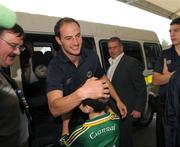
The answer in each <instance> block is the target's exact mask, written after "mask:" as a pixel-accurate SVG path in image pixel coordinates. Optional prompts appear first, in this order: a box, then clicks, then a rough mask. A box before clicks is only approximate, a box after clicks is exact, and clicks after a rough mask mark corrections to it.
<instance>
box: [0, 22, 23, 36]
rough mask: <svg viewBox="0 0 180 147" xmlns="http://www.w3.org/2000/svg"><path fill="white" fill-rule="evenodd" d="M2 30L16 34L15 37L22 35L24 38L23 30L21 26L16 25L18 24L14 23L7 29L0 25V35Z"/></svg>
mask: <svg viewBox="0 0 180 147" xmlns="http://www.w3.org/2000/svg"><path fill="white" fill-rule="evenodd" d="M4 31H9V32H12V33H14V34H17V37H22V38H23V39H24V36H25V33H24V30H23V28H22V27H21V26H20V25H18V24H15V25H14V26H13V27H12V28H10V29H7V28H3V27H0V35H1V34H2V33H3V32H4Z"/></svg>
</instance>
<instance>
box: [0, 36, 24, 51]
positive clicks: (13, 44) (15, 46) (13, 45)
mask: <svg viewBox="0 0 180 147" xmlns="http://www.w3.org/2000/svg"><path fill="white" fill-rule="evenodd" d="M0 39H1V40H3V41H4V42H6V43H7V44H8V45H9V46H10V47H12V48H14V49H17V48H18V49H19V50H20V51H24V50H25V49H26V48H25V46H22V45H17V44H15V43H10V42H8V41H7V40H5V39H3V38H1V37H0Z"/></svg>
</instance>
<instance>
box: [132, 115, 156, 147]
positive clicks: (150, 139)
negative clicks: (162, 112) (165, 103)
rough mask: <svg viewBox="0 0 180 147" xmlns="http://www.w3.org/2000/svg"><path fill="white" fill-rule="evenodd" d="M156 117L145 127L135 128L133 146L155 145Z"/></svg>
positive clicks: (149, 146) (146, 146) (145, 146)
mask: <svg viewBox="0 0 180 147" xmlns="http://www.w3.org/2000/svg"><path fill="white" fill-rule="evenodd" d="M155 122H156V118H155V117H154V119H153V121H152V122H151V124H150V125H149V126H147V127H145V128H138V129H135V134H134V142H135V143H134V144H135V146H134V147H156V134H155V131H156V123H155Z"/></svg>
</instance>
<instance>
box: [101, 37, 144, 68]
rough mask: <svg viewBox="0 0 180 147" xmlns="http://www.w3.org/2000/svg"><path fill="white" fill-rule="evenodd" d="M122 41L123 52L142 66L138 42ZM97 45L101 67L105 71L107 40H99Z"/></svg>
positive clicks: (107, 56)
mask: <svg viewBox="0 0 180 147" xmlns="http://www.w3.org/2000/svg"><path fill="white" fill-rule="evenodd" d="M122 43H123V46H124V52H125V54H126V55H129V56H131V57H134V58H136V59H138V60H139V61H140V62H141V63H142V65H143V67H144V61H143V57H142V49H141V45H140V43H138V42H135V41H124V40H123V41H122ZM99 46H100V53H101V57H102V64H103V68H104V69H105V71H107V69H108V68H109V62H108V59H109V57H110V56H109V53H108V47H107V40H100V42H99Z"/></svg>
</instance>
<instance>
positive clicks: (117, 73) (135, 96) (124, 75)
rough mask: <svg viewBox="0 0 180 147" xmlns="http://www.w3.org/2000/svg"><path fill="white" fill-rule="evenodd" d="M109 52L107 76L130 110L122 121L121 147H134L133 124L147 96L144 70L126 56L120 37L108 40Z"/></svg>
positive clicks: (140, 112) (131, 58) (139, 114)
mask: <svg viewBox="0 0 180 147" xmlns="http://www.w3.org/2000/svg"><path fill="white" fill-rule="evenodd" d="M108 51H109V54H110V59H109V63H110V67H109V69H108V72H107V76H108V77H109V79H110V80H111V82H112V85H113V86H114V88H115V90H116V92H117V93H118V95H119V96H120V97H121V98H122V101H123V102H124V103H125V105H126V106H127V109H128V115H127V117H126V118H125V119H123V120H122V126H121V139H122V140H121V147H133V131H132V122H133V119H138V118H140V117H141V114H142V112H143V110H144V106H145V100H146V96H147V91H146V83H145V80H144V76H143V74H142V71H143V69H142V66H141V65H140V62H139V61H138V60H136V59H135V58H133V57H130V56H127V55H125V54H124V52H123V45H122V42H121V40H120V39H119V38H118V37H112V38H110V39H109V40H108Z"/></svg>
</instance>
